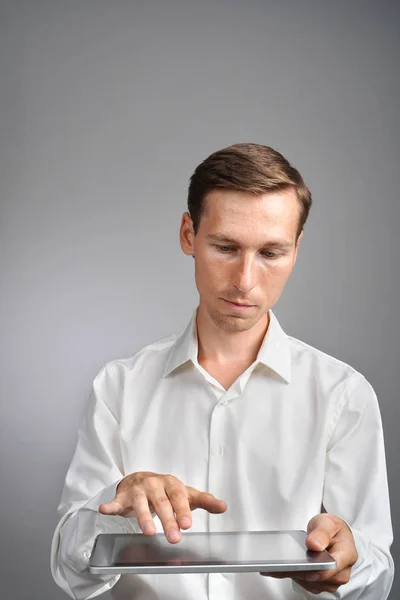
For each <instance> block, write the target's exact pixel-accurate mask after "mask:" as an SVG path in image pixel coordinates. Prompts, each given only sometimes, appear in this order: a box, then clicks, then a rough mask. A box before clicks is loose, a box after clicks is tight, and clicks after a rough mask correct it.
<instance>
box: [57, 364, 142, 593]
mask: <svg viewBox="0 0 400 600" xmlns="http://www.w3.org/2000/svg"><path fill="white" fill-rule="evenodd" d="M123 477H124V468H123V460H122V456H121V452H120V443H119V406H118V401H117V396H116V394H115V390H114V387H113V383H112V381H111V378H110V375H109V372H108V368H107V367H104V368H103V369H102V370H101V371H100V373H99V374H98V376H97V377H96V379H95V380H94V383H93V391H92V394H91V396H90V398H89V401H88V403H87V406H86V411H85V414H84V417H83V420H82V423H81V427H80V429H79V433H78V442H77V446H76V450H75V454H74V456H73V459H72V462H71V465H70V467H69V469H68V472H67V476H66V480H65V485H64V489H63V492H62V497H61V501H60V504H59V507H58V513H59V515H60V521H59V523H58V525H57V527H56V530H55V533H54V536H53V541H52V547H51V571H52V575H53V578H54V580H55V582H56V583H57V584H58V585H59V586H60V587H61V588H62V589H63V590H64V591H65V592H66V593H67V594H68V595H69V596H71V597H73V598H77V599H78V600H85V599H87V598H93V597H95V596H97V595H98V594H102V593H103V592H105V591H106V590H108V589H110V588H111V587H112V586H113V585H114V584H115V583H116V582H117V581H118V579H119V577H120V576H119V575H117V576H115V575H114V576H106V575H92V574H90V573H89V572H88V571H87V564H88V561H89V557H90V554H91V550H92V548H93V544H94V540H95V537H96V536H97V535H98V534H99V533H111V532H112V533H132V532H140V528H139V526H138V523H137V521H136V519H132V518H124V517H118V516H107V515H102V514H101V513H99V512H98V507H99V505H100V504H102V503H104V502H108V501H110V500H112V498H113V497H114V496H115V490H116V486H117V485H118V483H119V482H120V481H121V479H123Z"/></svg>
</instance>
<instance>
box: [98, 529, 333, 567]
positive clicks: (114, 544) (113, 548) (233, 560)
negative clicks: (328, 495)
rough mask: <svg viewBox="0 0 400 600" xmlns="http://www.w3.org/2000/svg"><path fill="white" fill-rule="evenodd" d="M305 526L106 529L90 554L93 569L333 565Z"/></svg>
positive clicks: (99, 536) (331, 560)
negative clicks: (173, 539) (175, 536)
mask: <svg viewBox="0 0 400 600" xmlns="http://www.w3.org/2000/svg"><path fill="white" fill-rule="evenodd" d="M306 536H307V534H306V532H305V531H298V530H296V531H291V530H288V531H239V532H218V533H217V532H210V533H208V532H204V533H203V532H202V533H197V532H188V531H183V532H182V539H181V540H180V541H179V542H178V543H177V544H171V543H170V542H168V540H167V539H166V537H165V535H164V533H156V534H155V535H153V536H147V535H143V534H142V533H132V534H130V533H123V534H112V533H102V534H100V535H98V536H97V537H96V540H95V543H94V546H93V551H92V554H91V557H90V560H89V565H88V570H89V572H90V573H95V574H101V573H110V574H111V573H120V574H125V573H136V574H145V573H147V574H148V573H224V572H230V573H232V572H241V571H258V572H274V571H311V570H322V569H334V568H335V567H336V563H335V561H334V559H333V558H332V557H331V556H330V555H329V554H328V553H327V552H325V551H323V552H311V551H309V550H307V547H306V543H305V540H306Z"/></svg>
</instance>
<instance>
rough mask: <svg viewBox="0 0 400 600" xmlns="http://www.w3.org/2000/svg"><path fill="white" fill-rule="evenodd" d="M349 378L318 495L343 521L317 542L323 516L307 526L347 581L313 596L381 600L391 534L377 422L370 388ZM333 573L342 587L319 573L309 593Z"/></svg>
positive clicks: (386, 587) (388, 580)
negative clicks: (350, 386) (350, 383)
mask: <svg viewBox="0 0 400 600" xmlns="http://www.w3.org/2000/svg"><path fill="white" fill-rule="evenodd" d="M354 377H356V378H357V379H356V382H357V383H356V385H355V386H354V388H353V391H352V392H351V393H350V394H349V395H348V396H347V397H346V398H344V400H343V406H341V407H339V409H340V413H339V415H338V418H337V420H336V425H335V427H334V430H333V433H332V435H331V438H330V441H329V444H328V449H327V456H326V467H325V485H324V493H323V508H324V510H326V512H327V513H328V514H331V515H337V516H339V517H340V518H341V519H344V521H345V522H346V523H342V525H341V526H340V524H339V526H338V533H336V532H328V535H327V537H326V539H325V540H324V539H321V537H322V536H323V535H324V534H323V531H322V530H321V529H320V525H321V523H322V522H323V520H322V519H323V517H324V515H321V516H320V518H317V519H316V520H314V519H313V520H312V521H311V522H310V525H311V528H310V527H309V531H310V530H311V529H314V533H315V537H316V538H318V539H321V541H322V542H323V544H322V545H324V546H325V547H326V546H327V549H328V551H331V553H332V554H334V555H336V556H335V558H336V559H337V562H338V564H340V567H341V570H342V574H341V575H342V576H343V574H345V577H344V581H346V576H347V577H348V576H349V577H350V580H349V581H348V583H344V584H343V585H341V586H340V587H338V589H337V592H336V593H335V595H333V593H329V592H326V591H324V592H322V593H321V594H320V595H319V596H318V597H319V598H320V599H321V600H324V599H333V598H343V599H345V600H358V599H360V600H361V599H362V600H385V599H386V598H387V597H388V595H389V592H390V588H391V585H392V582H393V572H394V567H393V560H392V557H391V555H390V545H391V543H392V540H393V534H392V525H391V518H390V504H389V492H388V483H387V475H386V461H385V449H384V441H383V431H382V421H381V416H380V412H379V406H378V401H377V398H376V395H375V392H374V390H373V389H372V387H371V385H370V384H369V383H368V382H367V381H366V380H365V379H364V377H362V376H360V375H359V374H356V375H355V376H354ZM313 521H314V523H313ZM317 528H318V529H319V530H318V531H317ZM327 529H329V527H328V528H327ZM335 536H336V539H335ZM338 536H339V543H338ZM310 537H311V536H310ZM329 538H330V539H329ZM310 547H311V546H310ZM354 547H355V549H356V554H354ZM313 549H316V547H315V546H314V548H313ZM354 560H356V562H355V564H354V566H353V563H354ZM346 563H347V564H346ZM349 567H351V570H350V569H349ZM346 570H348V572H347V573H346ZM335 575H336V576H337V575H338V579H339V582H338V583H339V585H340V582H341V583H343V579H342V580H341V575H340V573H338V574H337V573H335V572H327V573H325V574H323V573H321V580H320V581H319V582H317V583H315V582H313V585H314V586H316V588H314V589H317V590H318V586H320V587H319V589H325V588H326V586H329V583H333V584H334V585H335V583H337V582H335V581H334V579H335ZM330 577H333V581H331V582H329V578H330ZM299 581H300V580H299ZM294 586H295V588H296V590H297V591H298V592H299V593H301V595H302V596H303V597H304V598H311V597H314V596H313V595H310V593H307V592H306V591H305V590H304V589H303V588H302V587H300V586H299V585H297V584H296V583H294Z"/></svg>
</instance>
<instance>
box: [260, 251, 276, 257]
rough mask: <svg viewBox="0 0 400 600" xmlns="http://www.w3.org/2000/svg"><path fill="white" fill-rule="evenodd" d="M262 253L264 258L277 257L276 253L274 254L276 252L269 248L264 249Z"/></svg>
mask: <svg viewBox="0 0 400 600" xmlns="http://www.w3.org/2000/svg"><path fill="white" fill-rule="evenodd" d="M263 255H264V256H265V258H278V256H279V255H278V254H276V252H270V251H269V250H266V251H265V252H263Z"/></svg>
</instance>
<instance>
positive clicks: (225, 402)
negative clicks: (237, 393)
mask: <svg viewBox="0 0 400 600" xmlns="http://www.w3.org/2000/svg"><path fill="white" fill-rule="evenodd" d="M219 404H220V406H226V405H227V404H228V400H221V402H220V403H219Z"/></svg>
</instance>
